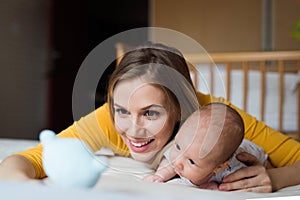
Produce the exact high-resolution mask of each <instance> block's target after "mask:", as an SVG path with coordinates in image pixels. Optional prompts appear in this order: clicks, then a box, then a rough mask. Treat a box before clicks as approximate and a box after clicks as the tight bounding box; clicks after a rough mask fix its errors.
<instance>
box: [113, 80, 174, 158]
mask: <svg viewBox="0 0 300 200" xmlns="http://www.w3.org/2000/svg"><path fill="white" fill-rule="evenodd" d="M113 99H114V105H113V106H114V110H115V113H114V120H115V128H116V130H117V132H118V133H119V134H120V135H121V137H122V139H123V140H124V142H125V143H126V145H127V146H128V148H129V150H130V153H131V156H132V157H133V158H134V159H135V160H139V161H142V162H150V161H151V159H152V158H153V157H154V156H155V154H156V153H157V152H158V151H159V150H161V149H162V148H163V147H164V145H165V144H166V143H167V142H168V140H169V139H170V137H171V135H172V133H173V129H174V126H175V123H176V121H178V119H176V118H175V116H174V114H171V113H170V111H169V110H168V109H167V106H170V105H169V104H170V102H168V101H167V98H166V94H165V93H164V92H163V90H162V89H160V88H159V87H157V86H154V85H152V84H149V83H145V81H143V80H141V79H139V78H136V79H133V80H125V81H121V82H120V83H118V84H117V85H116V87H115V90H114V93H113Z"/></svg>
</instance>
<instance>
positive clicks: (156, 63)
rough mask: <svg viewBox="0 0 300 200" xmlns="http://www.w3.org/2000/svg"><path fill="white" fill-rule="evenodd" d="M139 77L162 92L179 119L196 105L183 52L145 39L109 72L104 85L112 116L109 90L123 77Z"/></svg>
mask: <svg viewBox="0 0 300 200" xmlns="http://www.w3.org/2000/svg"><path fill="white" fill-rule="evenodd" d="M135 78H141V79H143V80H144V81H145V82H147V83H150V84H153V85H155V86H157V87H159V88H160V89H162V91H163V92H164V93H165V94H166V98H167V100H168V101H169V104H168V105H169V108H167V109H168V110H169V111H170V112H174V113H176V114H178V115H179V116H181V121H182V120H185V119H186V118H187V117H188V116H189V115H190V114H192V113H193V112H194V111H195V110H197V109H198V107H199V105H198V100H197V97H196V92H195V88H194V87H193V83H192V80H191V78H190V73H189V69H188V65H187V63H186V61H185V59H184V57H183V55H182V54H181V53H180V52H179V51H178V50H177V49H174V48H171V47H168V46H165V45H163V44H152V43H149V44H147V45H145V46H140V47H138V48H136V49H134V50H131V51H129V52H127V53H125V54H124V55H123V57H122V60H121V61H120V63H119V65H118V66H117V67H116V69H115V71H114V72H113V74H112V75H111V78H110V81H109V87H108V103H109V108H110V113H111V117H112V119H113V116H114V108H113V104H114V103H113V92H114V89H115V87H116V85H117V83H120V82H121V81H123V80H131V79H135Z"/></svg>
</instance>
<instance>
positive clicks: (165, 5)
mask: <svg viewBox="0 0 300 200" xmlns="http://www.w3.org/2000/svg"><path fill="white" fill-rule="evenodd" d="M270 2H271V8H270V9H271V13H270V15H271V22H270V23H271V24H270V27H271V31H270V32H271V35H272V38H271V39H272V45H273V50H288V49H289V50H295V49H300V40H297V39H295V38H292V37H291V31H292V29H293V28H294V26H295V24H296V22H297V20H300V12H299V10H300V1H299V0H286V1H280V0H271V1H270ZM262 10H263V0H251V1H240V0H227V1H218V0H189V1H182V0H152V1H151V25H152V26H158V27H165V28H170V29H174V30H176V31H179V32H182V33H184V34H186V35H188V36H190V37H192V38H193V39H195V40H196V41H198V42H199V43H200V44H201V45H202V46H203V47H204V48H205V49H206V50H207V51H208V52H228V51H261V50H263V42H264V41H263V32H262V31H263V30H264V29H263V20H264V19H263V16H264V15H263V13H262V12H263V11H262ZM159 37H164V38H165V39H166V40H167V41H168V40H169V39H170V38H168V36H163V35H160V36H159ZM270 37H271V36H270Z"/></svg>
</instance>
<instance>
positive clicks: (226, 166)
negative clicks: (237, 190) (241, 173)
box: [214, 160, 230, 174]
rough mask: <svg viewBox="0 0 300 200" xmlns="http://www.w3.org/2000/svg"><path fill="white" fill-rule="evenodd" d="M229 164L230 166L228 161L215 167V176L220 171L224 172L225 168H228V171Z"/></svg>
mask: <svg viewBox="0 0 300 200" xmlns="http://www.w3.org/2000/svg"><path fill="white" fill-rule="evenodd" d="M229 164H230V162H229V160H227V161H225V162H224V163H222V164H220V165H219V166H217V167H216V168H215V170H214V173H215V174H216V173H219V172H220V171H222V170H224V169H226V168H228V169H229V170H230V165H229Z"/></svg>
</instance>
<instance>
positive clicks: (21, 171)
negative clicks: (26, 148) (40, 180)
mask: <svg viewBox="0 0 300 200" xmlns="http://www.w3.org/2000/svg"><path fill="white" fill-rule="evenodd" d="M35 174H36V173H35V168H34V166H33V165H32V163H31V162H30V161H29V160H27V159H26V158H25V157H23V156H20V155H12V156H9V157H7V158H5V159H4V160H3V161H2V162H1V163H0V180H20V181H24V180H30V179H34V178H35Z"/></svg>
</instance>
